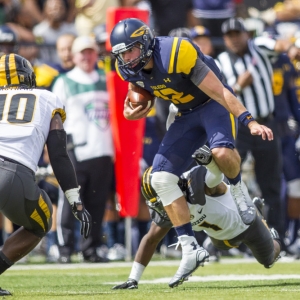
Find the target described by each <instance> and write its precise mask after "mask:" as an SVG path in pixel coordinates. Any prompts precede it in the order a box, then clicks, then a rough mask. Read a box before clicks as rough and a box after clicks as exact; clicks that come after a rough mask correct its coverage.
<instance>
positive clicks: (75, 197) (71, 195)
mask: <svg viewBox="0 0 300 300" xmlns="http://www.w3.org/2000/svg"><path fill="white" fill-rule="evenodd" d="M79 190H80V186H79V187H78V188H75V189H70V190H67V191H66V192H65V196H66V198H67V199H68V201H69V203H70V205H73V204H74V203H75V202H80V197H79Z"/></svg>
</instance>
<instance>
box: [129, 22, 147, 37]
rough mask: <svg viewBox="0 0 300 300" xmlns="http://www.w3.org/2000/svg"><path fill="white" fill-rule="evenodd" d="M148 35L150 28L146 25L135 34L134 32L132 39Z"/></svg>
mask: <svg viewBox="0 0 300 300" xmlns="http://www.w3.org/2000/svg"><path fill="white" fill-rule="evenodd" d="M147 33H148V27H147V26H146V25H143V26H142V27H140V28H139V29H137V30H136V31H135V32H133V33H132V34H131V36H130V37H138V36H141V35H143V34H147Z"/></svg>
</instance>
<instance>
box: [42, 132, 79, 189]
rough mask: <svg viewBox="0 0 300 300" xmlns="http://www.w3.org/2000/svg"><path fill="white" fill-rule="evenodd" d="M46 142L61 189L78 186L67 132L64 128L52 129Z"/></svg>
mask: <svg viewBox="0 0 300 300" xmlns="http://www.w3.org/2000/svg"><path fill="white" fill-rule="evenodd" d="M46 144H47V148H48V153H49V158H50V162H51V166H52V169H53V172H54V175H55V177H56V179H57V181H58V183H59V185H60V187H61V189H62V190H63V191H64V192H66V191H67V190H70V189H74V188H78V183H77V178H76V173H75V170H74V167H73V164H72V162H71V160H70V158H69V155H68V153H67V135H66V132H65V131H64V130H63V129H61V130H51V131H50V132H49V135H48V139H47V142H46Z"/></svg>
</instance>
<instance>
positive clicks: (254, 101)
mask: <svg viewBox="0 0 300 300" xmlns="http://www.w3.org/2000/svg"><path fill="white" fill-rule="evenodd" d="M275 44H276V40H274V39H271V38H268V37H257V38H255V39H252V40H251V39H250V40H249V41H248V52H247V53H246V54H244V56H243V57H240V56H237V55H235V54H233V53H231V52H227V51H225V52H222V53H221V54H219V56H218V57H217V59H216V63H217V65H218V67H219V68H220V70H221V71H222V73H223V76H224V78H225V81H226V82H227V84H228V85H229V86H231V87H233V86H234V85H235V83H236V82H237V78H238V76H239V75H241V74H243V73H244V72H246V71H247V70H248V71H249V72H250V73H251V75H252V78H253V83H252V84H251V85H249V86H247V87H245V88H244V89H243V90H242V92H241V94H240V95H238V99H239V100H240V101H241V102H242V103H243V104H244V106H245V107H246V108H247V110H248V111H249V112H250V113H251V114H252V116H253V117H254V118H264V117H267V116H268V115H269V114H271V113H273V111H274V97H273V91H272V66H271V62H270V58H269V56H271V55H274V47H275Z"/></svg>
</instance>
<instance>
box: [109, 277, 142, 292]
mask: <svg viewBox="0 0 300 300" xmlns="http://www.w3.org/2000/svg"><path fill="white" fill-rule="evenodd" d="M137 288H138V283H137V281H136V280H134V279H130V278H128V280H127V281H126V282H124V283H122V284H119V285H115V286H114V287H113V288H112V290H125V289H127V290H133V289H137Z"/></svg>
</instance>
